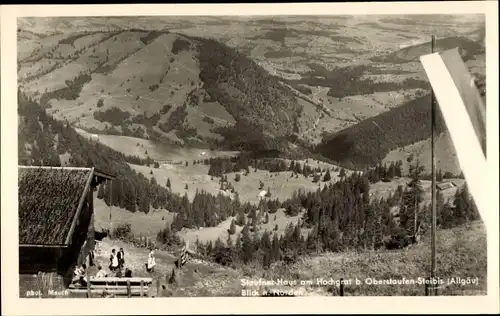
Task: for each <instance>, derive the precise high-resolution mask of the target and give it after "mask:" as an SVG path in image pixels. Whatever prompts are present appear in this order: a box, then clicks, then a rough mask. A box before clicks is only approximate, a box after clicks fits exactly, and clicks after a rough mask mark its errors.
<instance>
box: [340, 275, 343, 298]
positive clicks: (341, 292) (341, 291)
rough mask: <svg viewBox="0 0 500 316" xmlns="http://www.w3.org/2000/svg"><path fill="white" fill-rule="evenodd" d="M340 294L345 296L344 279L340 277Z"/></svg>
mask: <svg viewBox="0 0 500 316" xmlns="http://www.w3.org/2000/svg"><path fill="white" fill-rule="evenodd" d="M340 296H344V279H343V278H340Z"/></svg>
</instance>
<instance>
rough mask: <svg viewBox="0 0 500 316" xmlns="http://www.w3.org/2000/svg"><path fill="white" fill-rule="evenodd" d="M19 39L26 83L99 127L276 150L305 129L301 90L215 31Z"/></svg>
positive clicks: (56, 109)
mask: <svg viewBox="0 0 500 316" xmlns="http://www.w3.org/2000/svg"><path fill="white" fill-rule="evenodd" d="M24 33H26V34H28V33H27V32H24ZM18 47H19V54H20V57H19V59H20V61H21V62H20V63H19V66H18V70H19V71H18V75H19V80H20V87H21V90H22V91H23V92H24V93H26V94H27V95H28V96H29V97H31V98H33V99H34V100H35V101H39V102H40V103H41V104H42V105H44V106H45V107H46V108H47V111H48V113H49V114H51V115H53V116H54V118H56V119H58V120H63V121H66V120H67V121H68V122H70V123H71V124H74V125H76V126H78V127H80V128H82V129H85V130H87V131H90V132H96V133H97V132H99V133H106V134H116V135H125V136H133V137H141V138H146V139H168V140H170V141H174V142H176V143H181V144H182V143H189V144H191V145H199V146H203V145H204V146H205V147H208V146H213V147H219V148H224V149H237V150H240V149H252V150H269V149H283V148H286V146H287V145H286V144H287V141H286V139H287V138H288V137H290V136H291V135H292V134H294V133H296V132H297V131H298V119H299V117H300V115H301V113H302V105H301V104H300V103H299V102H298V101H297V99H296V97H295V96H294V94H293V92H292V90H291V89H289V88H288V87H286V86H283V85H281V84H280V83H279V81H278V80H277V79H276V78H274V77H271V76H270V75H269V74H268V73H267V71H265V70H264V69H263V68H262V67H260V66H258V65H257V64H256V63H255V62H254V61H253V60H251V59H249V58H248V57H246V56H245V55H243V54H241V53H239V52H238V51H236V50H235V49H233V48H230V47H228V46H226V45H225V44H222V43H219V42H217V41H215V40H211V39H203V38H196V37H188V36H183V35H180V34H175V33H170V32H168V31H146V30H135V29H132V30H119V31H113V32H81V33H72V34H68V35H60V34H58V35H54V36H48V37H45V38H36V37H27V36H23V37H22V38H19V44H18ZM283 146H285V147H283Z"/></svg>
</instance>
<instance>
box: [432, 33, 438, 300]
mask: <svg viewBox="0 0 500 316" xmlns="http://www.w3.org/2000/svg"><path fill="white" fill-rule="evenodd" d="M435 44H436V36H435V35H432V41H431V52H432V53H434V46H435ZM435 103H436V102H435V98H434V91H433V90H432V89H431V147H432V149H431V156H432V187H431V194H432V201H431V207H432V224H431V257H432V263H431V280H432V281H433V285H432V288H433V289H434V290H433V291H432V295H435V296H437V295H438V290H437V284H435V278H436V142H435V139H434V138H435V124H436V112H435Z"/></svg>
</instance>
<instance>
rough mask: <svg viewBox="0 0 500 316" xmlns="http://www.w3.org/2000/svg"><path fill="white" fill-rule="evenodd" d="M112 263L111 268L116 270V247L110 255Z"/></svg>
mask: <svg viewBox="0 0 500 316" xmlns="http://www.w3.org/2000/svg"><path fill="white" fill-rule="evenodd" d="M109 261H110V265H109V269H110V270H111V271H113V272H114V271H115V270H116V269H117V268H118V257H117V256H116V251H115V249H113V250H111V256H110V257H109Z"/></svg>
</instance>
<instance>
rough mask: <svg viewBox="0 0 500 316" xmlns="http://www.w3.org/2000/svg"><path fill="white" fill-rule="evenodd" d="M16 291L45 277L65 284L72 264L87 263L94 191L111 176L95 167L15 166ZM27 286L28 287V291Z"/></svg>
mask: <svg viewBox="0 0 500 316" xmlns="http://www.w3.org/2000/svg"><path fill="white" fill-rule="evenodd" d="M18 171H19V172H18V174H19V177H18V187H19V191H18V195H19V274H20V296H21V297H24V296H30V294H29V293H33V292H36V290H37V286H38V287H39V286H40V285H39V283H40V276H41V275H45V276H47V275H48V276H50V283H51V285H50V286H49V287H50V288H52V289H59V290H61V289H65V288H67V286H68V285H69V283H70V282H71V278H72V273H73V270H74V268H75V266H76V265H78V264H83V263H86V264H87V266H90V265H92V251H93V249H94V246H95V239H94V207H93V206H94V204H93V192H94V191H95V188H96V187H97V186H98V185H99V184H100V183H102V182H103V181H107V180H112V179H113V178H114V175H112V174H110V173H106V172H103V171H100V170H97V169H95V168H72V167H38V166H19V169H18ZM30 291H31V292H30Z"/></svg>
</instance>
